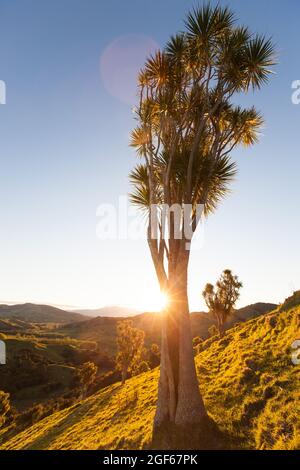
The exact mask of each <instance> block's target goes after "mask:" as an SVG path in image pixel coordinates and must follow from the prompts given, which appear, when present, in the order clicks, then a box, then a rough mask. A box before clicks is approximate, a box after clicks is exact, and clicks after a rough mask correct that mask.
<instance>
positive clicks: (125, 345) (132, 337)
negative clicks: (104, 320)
mask: <svg viewBox="0 0 300 470" xmlns="http://www.w3.org/2000/svg"><path fill="white" fill-rule="evenodd" d="M144 338H145V333H144V332H143V331H142V330H138V329H137V328H134V327H133V323H132V321H131V320H123V321H119V322H118V326H117V345H118V354H117V357H116V368H117V370H120V371H121V373H122V383H125V380H126V378H127V374H128V372H132V373H133V374H135V372H136V371H138V370H139V366H140V362H141V357H142V353H143V349H144Z"/></svg>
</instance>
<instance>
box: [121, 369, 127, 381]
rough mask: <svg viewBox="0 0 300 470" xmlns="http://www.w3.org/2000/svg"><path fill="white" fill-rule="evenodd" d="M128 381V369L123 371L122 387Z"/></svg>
mask: <svg viewBox="0 0 300 470" xmlns="http://www.w3.org/2000/svg"><path fill="white" fill-rule="evenodd" d="M126 379H127V369H125V368H123V369H122V385H124V384H125V382H126Z"/></svg>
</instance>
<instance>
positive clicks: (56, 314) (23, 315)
mask: <svg viewBox="0 0 300 470" xmlns="http://www.w3.org/2000/svg"><path fill="white" fill-rule="evenodd" d="M0 318H1V319H14V320H22V321H24V322H31V323H70V322H73V321H74V322H80V321H83V320H87V319H88V318H89V317H87V316H84V315H81V314H80V313H75V312H67V311H65V310H62V309H60V308H56V307H51V306H50V305H36V304H31V303H26V304H20V305H0Z"/></svg>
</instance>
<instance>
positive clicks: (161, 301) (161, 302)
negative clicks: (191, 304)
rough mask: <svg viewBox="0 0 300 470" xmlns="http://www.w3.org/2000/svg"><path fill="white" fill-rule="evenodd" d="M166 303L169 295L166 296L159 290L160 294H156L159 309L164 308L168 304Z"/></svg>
mask: <svg viewBox="0 0 300 470" xmlns="http://www.w3.org/2000/svg"><path fill="white" fill-rule="evenodd" d="M168 303H169V297H168V296H167V294H165V293H164V292H160V296H158V304H159V310H160V311H161V310H164V309H165V308H166V307H167V306H168Z"/></svg>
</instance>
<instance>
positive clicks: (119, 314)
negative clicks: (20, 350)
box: [0, 303, 277, 341]
mask: <svg viewBox="0 0 300 470" xmlns="http://www.w3.org/2000/svg"><path fill="white" fill-rule="evenodd" d="M276 307H277V305H275V304H268V303H256V304H253V305H248V306H246V307H243V308H241V309H238V310H235V311H234V313H233V315H232V317H231V318H230V319H229V321H228V322H227V325H226V327H227V328H230V327H231V326H232V325H234V324H235V323H237V322H241V321H246V320H249V319H250V318H254V317H257V316H258V315H261V314H264V313H266V312H269V311H271V310H273V309H274V308H276ZM126 317H127V318H128V317H130V318H131V319H132V321H133V323H134V325H135V326H136V327H138V328H141V329H143V330H145V331H147V332H148V333H150V335H149V340H150V339H151V340H152V339H153V341H154V339H155V338H157V335H158V334H159V332H160V319H161V316H160V315H159V313H153V312H145V313H138V312H136V311H135V310H134V309H129V308H127V307H119V306H111V307H102V308H99V309H95V310H78V311H66V310H62V309H60V308H57V307H52V306H50V305H37V304H33V303H25V304H19V305H3V304H2V305H1V304H0V319H2V320H14V321H19V322H20V321H21V322H28V323H61V324H63V325H66V328H67V329H70V330H72V334H75V336H78V337H81V338H85V339H93V340H97V339H99V338H98V336H99V335H100V336H101V338H102V335H103V334H104V335H105V334H107V335H108V336H111V332H110V331H109V329H110V328H111V329H112V330H115V328H116V324H117V321H118V320H119V319H122V318H126ZM191 323H192V330H193V334H194V336H196V335H200V336H202V337H207V336H208V328H209V327H210V326H211V325H213V324H214V323H215V320H214V319H213V318H212V316H211V315H210V314H209V313H206V312H193V313H192V314H191ZM105 332H106V333H105Z"/></svg>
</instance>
